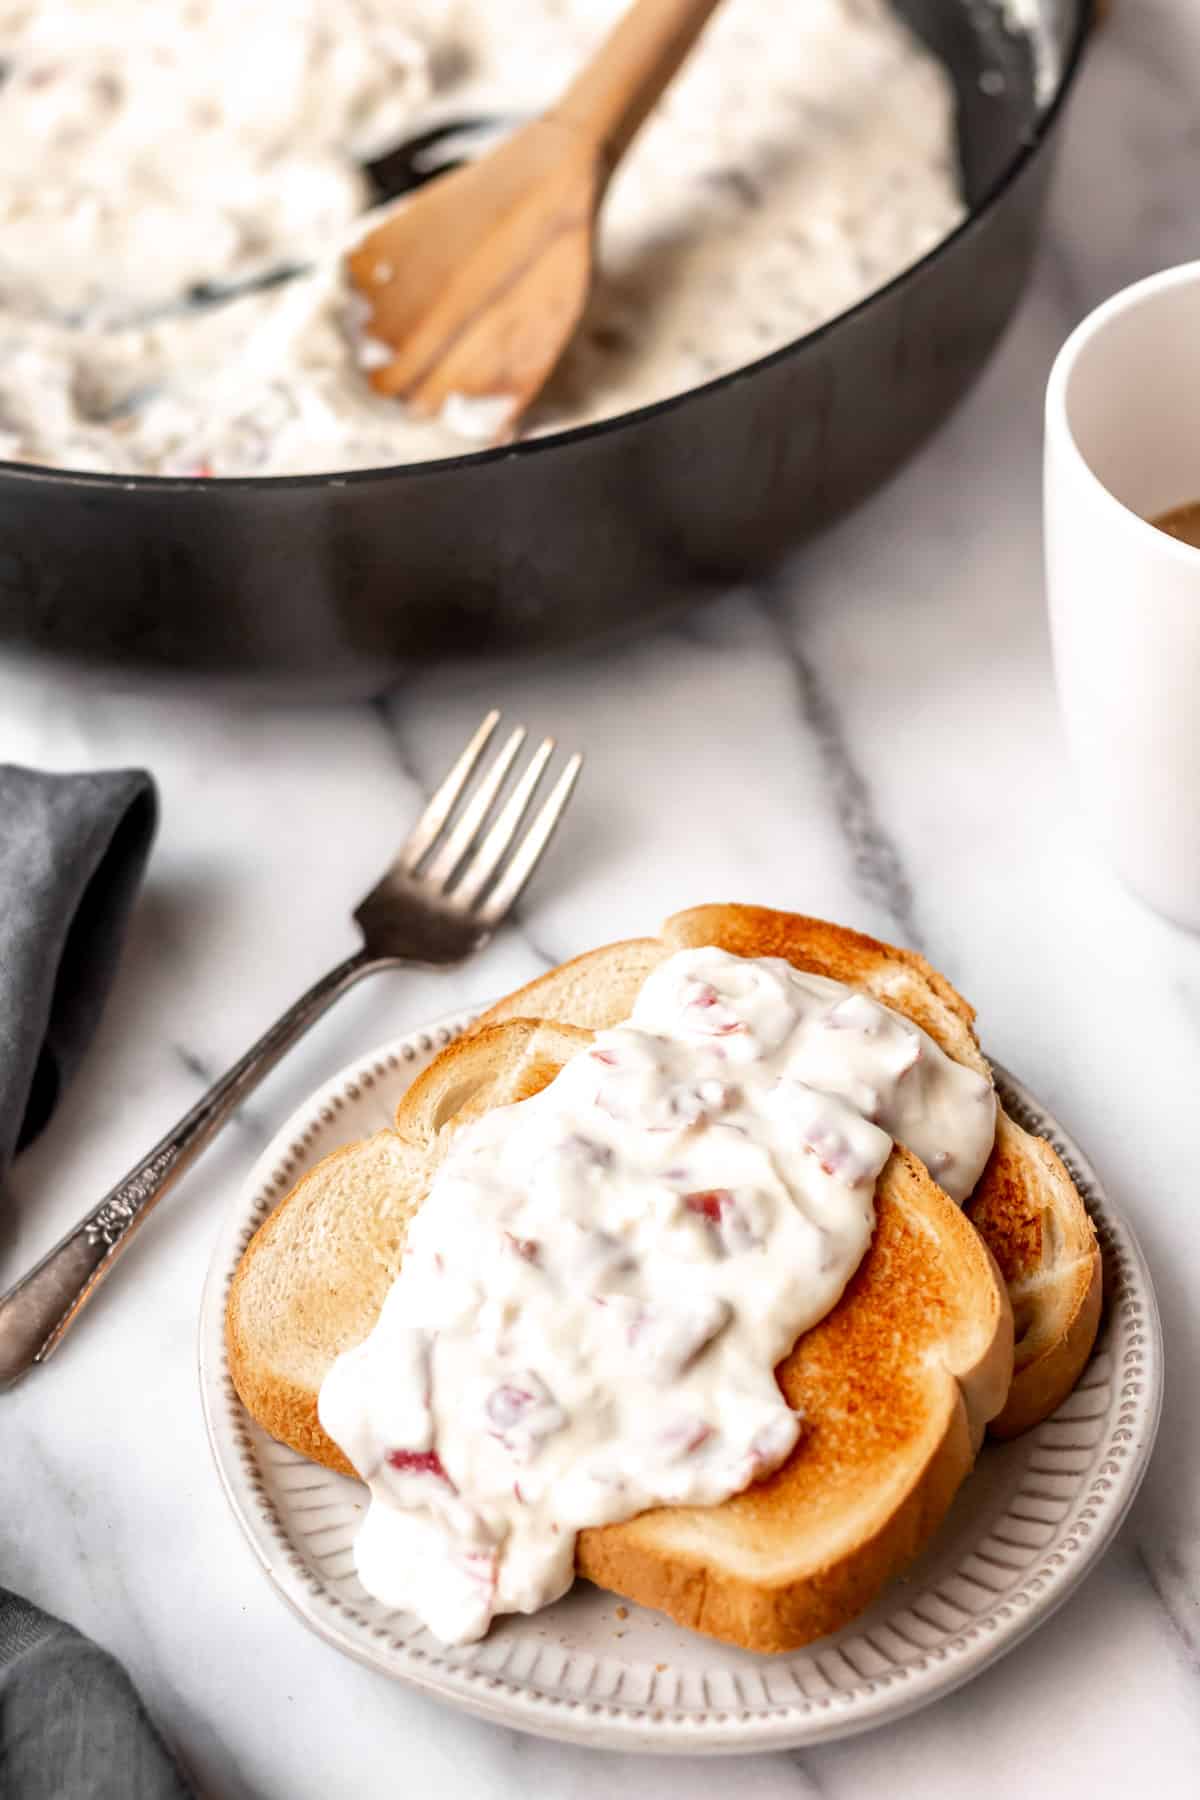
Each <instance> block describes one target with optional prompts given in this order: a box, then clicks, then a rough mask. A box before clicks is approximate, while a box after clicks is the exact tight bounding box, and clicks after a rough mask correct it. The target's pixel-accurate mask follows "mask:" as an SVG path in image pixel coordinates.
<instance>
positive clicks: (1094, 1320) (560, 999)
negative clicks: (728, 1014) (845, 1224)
mask: <svg viewBox="0 0 1200 1800" xmlns="http://www.w3.org/2000/svg"><path fill="white" fill-rule="evenodd" d="M709 944H711V945H715V946H716V947H717V948H718V949H722V950H727V951H729V952H730V954H732V955H735V956H780V957H783V958H784V960H785V961H787V962H790V963H791V964H792V965H793V966H794V967H795V968H798V969H805V970H807V971H809V972H810V973H811V974H814V975H825V976H828V977H829V978H830V979H831V980H834V981H844V982H846V983H848V984H849V985H851V986H854V987H859V988H863V989H864V990H865V991H866V992H868V993H870V994H871V995H872V996H873V997H874V998H875V999H877V1000H879V1001H881V1002H882V1003H883V1004H884V1005H886V1006H890V1007H892V1008H894V1010H895V1011H897V1012H900V1013H903V1014H905V1016H906V1017H908V1018H910V1019H912V1021H913V1023H914V1024H917V1025H920V1026H921V1028H922V1029H923V1030H924V1031H927V1032H928V1033H929V1035H930V1037H932V1038H933V1039H934V1041H935V1043H937V1044H939V1045H940V1046H941V1048H942V1049H943V1050H944V1051H945V1052H946V1054H947V1055H948V1056H952V1057H954V1058H955V1059H956V1060H957V1061H959V1062H964V1063H967V1064H969V1065H970V1066H971V1067H973V1068H977V1069H979V1070H980V1071H981V1072H983V1073H988V1074H990V1072H991V1071H990V1069H989V1067H988V1063H987V1060H986V1058H985V1057H984V1055H983V1052H982V1051H981V1050H980V1048H979V1045H978V1042H977V1040H976V1037H975V1032H974V1019H975V1013H974V1009H973V1008H972V1007H971V1006H970V1004H969V1003H968V1002H967V1001H966V1000H964V999H963V997H962V995H961V994H960V993H958V991H957V990H956V989H955V988H954V987H953V986H952V985H951V984H950V982H949V981H947V979H946V978H945V976H944V975H941V974H939V973H938V971H937V970H936V969H934V968H933V967H932V966H931V965H930V964H929V963H928V962H926V960H925V958H924V957H923V956H919V955H918V954H917V953H916V951H913V950H904V949H901V948H899V947H898V946H896V945H893V944H885V943H882V942H881V941H880V940H879V939H877V938H872V937H868V936H866V935H865V933H863V932H859V931H851V930H849V929H848V928H847V927H846V926H843V925H832V924H830V923H828V922H827V921H826V920H824V919H813V918H808V917H806V916H805V915H803V914H801V913H785V912H777V911H774V910H773V909H771V908H769V907H763V906H742V905H736V904H718V905H709V906H694V907H690V908H688V909H687V911H685V912H678V913H674V914H673V915H672V916H671V917H670V918H669V919H667V920H666V921H665V923H664V925H663V928H662V935H661V937H660V938H658V939H653V938H650V939H647V938H638V939H633V940H631V941H630V942H628V943H623V944H612V945H609V946H607V947H606V948H604V949H600V950H593V951H590V952H589V953H588V954H587V955H586V956H582V957H577V958H576V959H575V960H574V961H573V962H571V963H565V964H563V965H562V966H561V967H560V968H558V969H551V970H549V971H548V972H547V973H546V974H545V975H542V976H539V977H538V979H537V980H536V981H533V982H530V983H529V984H528V986H526V987H525V988H522V989H520V990H519V991H518V993H517V994H515V995H512V996H511V997H510V998H509V999H508V1000H506V1001H501V1002H500V1004H499V1006H498V1007H493V1008H492V1009H491V1010H490V1011H489V1012H487V1013H485V1014H484V1016H483V1018H482V1020H481V1021H480V1024H481V1025H482V1026H486V1025H487V1024H488V1023H489V1022H490V1021H492V1020H494V1019H497V1018H502V1017H514V1016H516V1015H517V1013H519V1012H528V1013H529V1014H533V1015H536V1016H537V1017H538V1018H543V1019H545V1018H555V1019H563V1020H566V1019H574V1018H575V1012H574V1008H575V1007H576V1006H578V1005H580V1004H582V1003H584V997H585V996H586V1006H587V1009H588V1015H589V1016H588V1023H589V1025H591V1026H592V1028H593V1029H595V1030H599V1029H602V1028H603V1027H605V1026H608V1025H615V1024H618V1023H619V1022H620V1021H621V1020H622V1019H625V1018H627V1017H628V1016H629V1013H630V1011H631V1009H632V1006H633V1003H634V1000H635V999H636V997H637V992H638V989H639V987H640V986H641V982H642V980H644V979H645V975H646V974H648V973H649V972H650V970H651V969H652V968H654V967H655V966H656V965H657V963H658V962H660V961H662V960H663V959H664V958H665V957H666V956H668V955H670V954H671V953H672V952H674V951H676V950H680V949H686V948H698V947H701V946H704V945H709ZM656 947H657V954H656ZM967 1215H968V1217H969V1218H970V1219H971V1220H972V1222H973V1223H974V1225H975V1226H976V1228H977V1229H978V1231H979V1232H980V1233H981V1234H982V1236H983V1238H984V1239H985V1241H986V1242H987V1244H988V1246H989V1248H990V1249H991V1250H992V1252H993V1254H994V1255H995V1257H996V1259H997V1261H998V1263H999V1264H1000V1268H1001V1271H1002V1273H1003V1274H1004V1276H1005V1279H1006V1280H1007V1281H1009V1282H1010V1284H1012V1285H1013V1296H1012V1299H1013V1307H1014V1311H1015V1312H1016V1313H1017V1314H1018V1315H1022V1314H1023V1313H1028V1312H1030V1311H1032V1312H1033V1314H1034V1315H1035V1316H1034V1321H1033V1329H1028V1328H1027V1329H1025V1330H1018V1334H1017V1347H1016V1361H1015V1369H1014V1376H1013V1389H1012V1393H1011V1394H1010V1396H1009V1400H1008V1403H1007V1404H1006V1405H1005V1407H1004V1410H1003V1412H1002V1413H1001V1414H1000V1415H999V1417H998V1418H997V1419H996V1420H995V1421H994V1422H993V1425H992V1427H991V1429H992V1431H993V1432H994V1433H995V1434H996V1435H997V1436H1004V1437H1012V1436H1015V1435H1016V1434H1017V1433H1018V1432H1020V1431H1024V1430H1027V1429H1028V1428H1029V1427H1030V1426H1031V1425H1035V1424H1037V1423H1039V1421H1040V1420H1042V1419H1044V1418H1046V1417H1047V1416H1048V1415H1049V1414H1050V1413H1052V1412H1053V1411H1054V1409H1055V1407H1057V1406H1058V1405H1060V1404H1061V1402H1062V1401H1063V1400H1064V1399H1065V1398H1066V1396H1067V1394H1069V1393H1070V1391H1071V1389H1072V1388H1073V1387H1074V1385H1075V1382H1076V1381H1077V1380H1078V1378H1079V1374H1080V1371H1081V1370H1082V1368H1083V1366H1084V1364H1085V1363H1086V1362H1087V1359H1088V1357H1089V1356H1090V1354H1091V1350H1092V1345H1093V1344H1094V1342H1095V1338H1096V1331H1097V1329H1098V1326H1099V1319H1100V1307H1101V1297H1102V1296H1101V1282H1102V1274H1101V1264H1100V1256H1099V1252H1098V1251H1097V1249H1096V1244H1095V1233H1094V1231H1093V1229H1092V1225H1091V1221H1090V1219H1089V1218H1088V1215H1087V1210H1086V1208H1085V1207H1084V1204H1083V1201H1082V1199H1081V1197H1080V1195H1079V1193H1078V1190H1077V1189H1076V1187H1075V1185H1074V1183H1073V1182H1072V1180H1071V1177H1070V1174H1069V1172H1068V1171H1067V1169H1066V1168H1065V1167H1064V1166H1063V1164H1062V1162H1061V1161H1060V1160H1059V1158H1058V1157H1057V1156H1055V1154H1054V1152H1053V1150H1052V1149H1051V1147H1050V1146H1049V1145H1048V1144H1046V1143H1044V1142H1043V1140H1042V1139H1040V1138H1033V1137H1031V1136H1030V1135H1029V1134H1028V1133H1027V1132H1024V1131H1022V1130H1021V1129H1020V1128H1019V1127H1018V1126H1017V1125H1015V1124H1014V1123H1013V1121H1012V1120H1011V1119H1008V1118H1007V1116H1006V1115H1005V1114H1004V1113H1003V1112H1000V1113H999V1114H998V1116H997V1147H996V1150H995V1151H994V1152H993V1156H992V1158H991V1160H990V1162H989V1164H988V1167H987V1169H986V1170H985V1172H984V1175H983V1177H982V1178H981V1180H980V1183H979V1186H978V1188H977V1189H976V1193H975V1195H974V1196H973V1197H972V1200H971V1202H970V1203H969V1204H968V1206H967ZM1060 1241H1061V1242H1064V1243H1065V1244H1066V1245H1067V1247H1068V1248H1067V1252H1066V1253H1065V1254H1059V1252H1058V1249H1057V1246H1058V1244H1059V1242H1060ZM1021 1246H1023V1249H1019V1247H1021Z"/></svg>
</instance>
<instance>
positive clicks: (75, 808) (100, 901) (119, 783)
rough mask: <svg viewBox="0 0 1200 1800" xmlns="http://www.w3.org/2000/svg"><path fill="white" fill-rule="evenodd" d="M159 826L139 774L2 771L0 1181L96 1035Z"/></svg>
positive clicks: (146, 782)
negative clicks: (123, 937)
mask: <svg viewBox="0 0 1200 1800" xmlns="http://www.w3.org/2000/svg"><path fill="white" fill-rule="evenodd" d="M157 817H158V802H157V798H156V796H155V791H154V783H153V782H152V781H151V779H150V777H149V776H148V775H147V774H146V773H145V772H144V771H143V770H140V769H118V770H113V771H104V772H101V773H98V774H88V775H43V774H41V773H39V772H38V771H37V770H36V769H19V768H15V767H13V766H12V765H11V764H6V765H3V766H0V1182H3V1180H4V1176H5V1172H6V1171H7V1169H8V1165H9V1163H10V1162H11V1160H12V1157H13V1153H14V1151H16V1150H17V1149H19V1148H21V1146H23V1145H25V1144H27V1143H28V1142H29V1141H30V1139H31V1138H33V1137H35V1136H36V1135H37V1133H38V1132H39V1131H40V1130H41V1128H42V1126H43V1125H44V1124H45V1123H46V1121H47V1119H48V1118H49V1117H50V1114H51V1113H52V1112H53V1110H54V1106H55V1103H56V1101H57V1099H58V1096H59V1093H60V1091H61V1090H62V1088H63V1087H64V1085H65V1084H66V1082H67V1081H68V1080H69V1079H70V1077H71V1075H72V1074H73V1072H74V1070H75V1067H76V1064H77V1063H78V1061H79V1058H80V1056H81V1055H82V1054H83V1051H84V1049H85V1047H86V1045H87V1043H88V1040H89V1039H90V1037H91V1035H92V1032H93V1030H94V1029H95V1026H96V1022H97V1020H98V1019H99V1017H100V1010H101V1008H102V1006H103V1005H104V1001H105V998H106V997H107V994H108V987H109V982H110V980H111V978H112V973H113V969H114V967H115V965H116V960H117V954H118V951H119V950H120V947H121V938H122V935H123V933H124V929H125V921H126V918H127V916H128V912H129V907H130V903H131V902H132V900H133V897H134V895H135V894H136V892H137V889H138V884H139V883H140V881H141V879H142V872H143V870H144V869H145V866H146V858H147V856H148V855H149V853H150V844H151V840H152V839H153V837H154V827H155V824H156V821H157Z"/></svg>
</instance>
